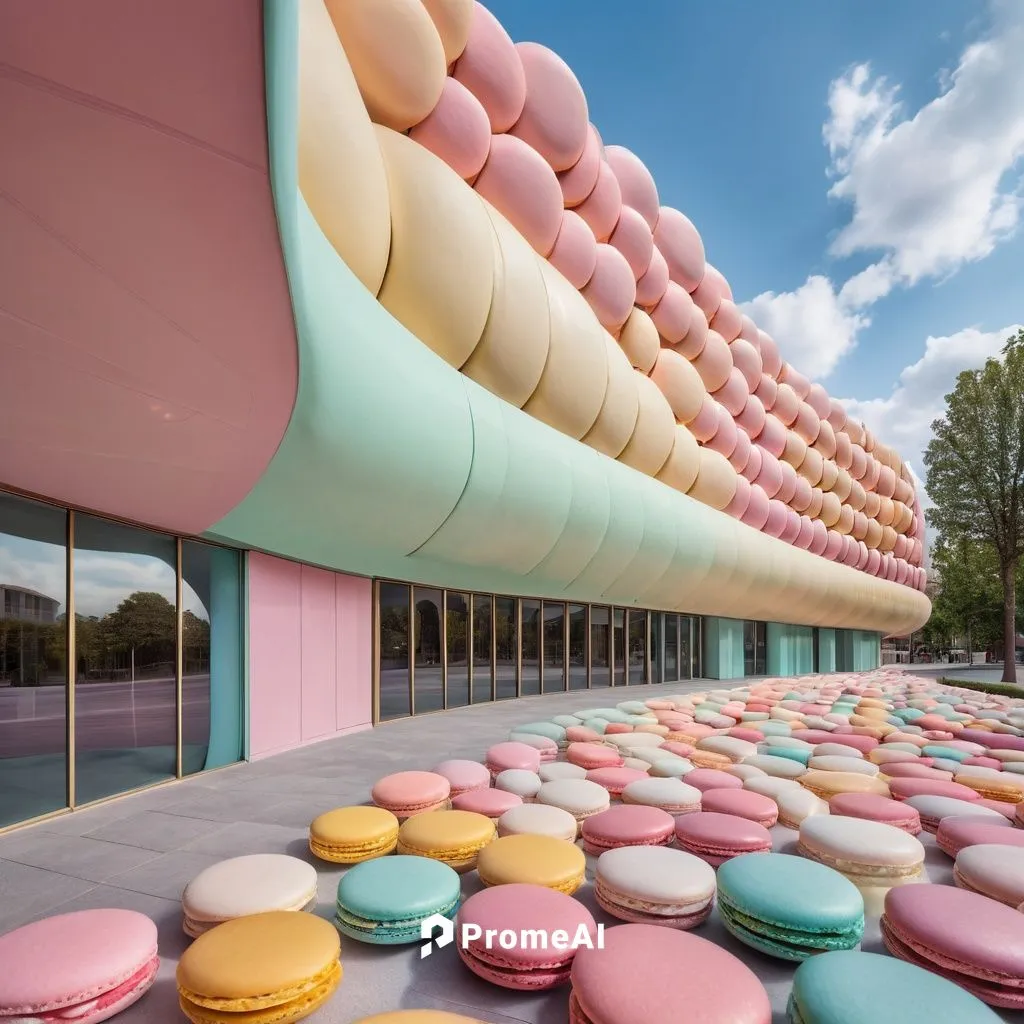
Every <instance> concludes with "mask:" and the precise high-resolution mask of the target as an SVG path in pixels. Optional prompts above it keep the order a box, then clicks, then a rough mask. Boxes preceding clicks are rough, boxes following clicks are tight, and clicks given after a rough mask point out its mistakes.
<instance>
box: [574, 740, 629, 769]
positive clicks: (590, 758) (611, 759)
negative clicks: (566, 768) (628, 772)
mask: <svg viewBox="0 0 1024 1024" xmlns="http://www.w3.org/2000/svg"><path fill="white" fill-rule="evenodd" d="M565 758H566V760H567V761H568V762H569V763H570V764H575V765H579V766H580V767H581V768H585V769H586V770H587V771H590V769H592V768H616V767H621V766H622V754H620V753H619V751H618V750H617V749H616V748H615V747H614V746H608V745H607V744H604V743H570V744H569V746H568V749H567V750H566V752H565Z"/></svg>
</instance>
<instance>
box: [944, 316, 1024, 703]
mask: <svg viewBox="0 0 1024 1024" xmlns="http://www.w3.org/2000/svg"><path fill="white" fill-rule="evenodd" d="M932 433H933V437H932V440H931V442H930V443H929V445H928V450H927V451H926V453H925V456H924V463H925V466H926V467H927V469H928V482H927V489H928V495H929V497H930V498H931V500H932V501H933V502H934V507H933V508H932V509H930V510H929V511H928V522H929V523H930V524H931V525H932V526H934V527H935V528H936V530H937V531H938V534H939V536H940V538H943V539H945V540H947V541H954V540H958V539H960V538H963V539H965V540H968V541H978V542H982V543H988V544H990V545H991V546H992V548H993V549H994V551H995V554H996V560H997V571H998V573H999V582H1000V585H1001V589H1002V606H1003V614H1002V634H1003V650H1004V651H1005V652H1006V655H1005V658H1004V667H1003V681H1004V682H1009V683H1015V682H1016V681H1017V673H1016V666H1015V664H1014V651H1015V649H1016V643H1015V641H1016V632H1017V625H1016V620H1017V601H1016V580H1017V570H1018V567H1019V565H1020V562H1021V556H1022V555H1024V331H1018V332H1017V334H1016V335H1015V336H1014V337H1013V338H1010V339H1008V340H1007V342H1006V345H1005V347H1004V348H1003V353H1002V358H1001V359H989V360H987V361H986V363H985V365H984V366H983V367H982V368H981V369H980V370H965V371H964V372H963V373H961V374H960V375H959V377H958V378H957V382H956V387H955V388H954V389H953V391H952V392H951V393H950V394H948V395H946V414H945V416H944V417H943V418H942V419H939V420H936V421H935V422H934V423H933V424H932Z"/></svg>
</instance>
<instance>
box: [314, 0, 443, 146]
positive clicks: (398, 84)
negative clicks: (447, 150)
mask: <svg viewBox="0 0 1024 1024" xmlns="http://www.w3.org/2000/svg"><path fill="white" fill-rule="evenodd" d="M326 6H327V10H328V11H329V13H330V15H331V21H333V22H334V28H335V30H336V31H337V33H338V38H339V39H341V42H342V45H343V46H344V47H345V54H346V56H347V57H348V61H349V63H350V64H351V66H352V71H353V72H354V73H355V76H356V81H357V82H358V83H359V91H360V93H361V94H362V97H363V101H364V102H365V103H366V109H367V110H368V111H369V113H370V118H371V119H372V120H373V121H374V122H375V123H376V124H379V125H383V126H384V127H386V128H391V129H393V130H394V131H396V132H404V131H407V130H408V129H409V128H411V127H412V126H413V125H416V124H419V123H420V121H422V120H423V119H424V118H425V117H426V116H427V115H428V114H429V113H430V112H431V110H433V109H434V107H435V106H437V101H438V100H439V99H440V98H441V92H442V90H443V88H444V81H445V78H446V76H447V70H448V61H447V60H446V59H445V52H444V45H443V43H442V42H441V37H440V36H439V35H438V32H437V29H436V28H435V26H434V23H433V21H431V18H430V15H429V14H428V13H427V9H426V7H425V6H424V5H423V3H422V2H421V0H381V2H377V0H344V2H339V0H327V2H326Z"/></svg>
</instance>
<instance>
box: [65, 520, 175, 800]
mask: <svg viewBox="0 0 1024 1024" xmlns="http://www.w3.org/2000/svg"><path fill="white" fill-rule="evenodd" d="M176 566H177V550H176V544H175V541H174V540H173V538H171V537H166V536H163V535H160V534H155V533H150V532H149V531H148V530H140V529H136V528H135V527H132V526H122V525H121V524H119V523H112V522H108V521H106V520H103V519H96V518H94V517H92V516H86V515H76V516H75V552H74V592H75V658H76V661H77V664H76V665H75V677H76V686H75V801H76V803H78V804H84V803H88V802H90V801H92V800H99V799H100V798H102V797H106V796H113V795H114V794H115V793H123V792H125V791H127V790H131V789H137V788H139V787H140V786H146V785H150V784H152V783H155V782H159V781H161V780H162V779H168V778H172V777H174V776H175V775H176V774H177V727H178V716H177V692H176V690H177V687H176V682H175V676H176V653H177V652H176V645H175V637H176V633H177V629H176V626H177V613H176V601H177V594H176V591H177V571H176Z"/></svg>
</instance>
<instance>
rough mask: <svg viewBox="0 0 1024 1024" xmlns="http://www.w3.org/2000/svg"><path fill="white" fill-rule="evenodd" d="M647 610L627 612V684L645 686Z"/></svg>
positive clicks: (646, 672)
mask: <svg viewBox="0 0 1024 1024" xmlns="http://www.w3.org/2000/svg"><path fill="white" fill-rule="evenodd" d="M647 676H648V670H647V612H640V611H636V610H635V609H634V610H632V611H631V612H630V613H629V685H630V686H645V685H646V684H647V682H648V679H647Z"/></svg>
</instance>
